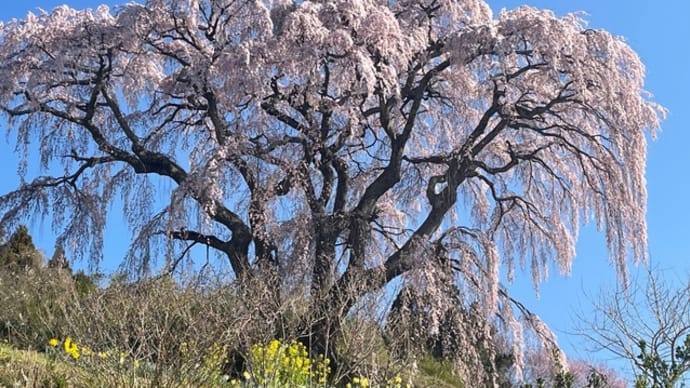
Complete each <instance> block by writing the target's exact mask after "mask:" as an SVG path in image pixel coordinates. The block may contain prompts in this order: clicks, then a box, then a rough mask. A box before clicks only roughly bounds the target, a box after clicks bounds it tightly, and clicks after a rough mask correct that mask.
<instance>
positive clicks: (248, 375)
mask: <svg viewBox="0 0 690 388" xmlns="http://www.w3.org/2000/svg"><path fill="white" fill-rule="evenodd" d="M242 376H244V379H245V380H249V379H250V378H252V376H251V375H250V374H249V372H247V371H244V373H242Z"/></svg>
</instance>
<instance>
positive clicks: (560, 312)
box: [0, 0, 690, 366]
mask: <svg viewBox="0 0 690 388" xmlns="http://www.w3.org/2000/svg"><path fill="white" fill-rule="evenodd" d="M65 2H66V3H67V4H68V5H70V6H72V7H74V8H85V7H96V6H97V5H99V4H101V3H103V1H98V0H24V1H21V2H9V1H8V2H5V3H4V4H3V5H2V7H0V20H8V19H11V18H13V17H23V16H24V15H26V12H27V11H29V10H32V11H35V10H36V9H37V7H40V8H43V9H46V10H51V9H53V8H54V7H55V6H57V5H60V4H63V3H65ZM125 2H126V0H123V1H106V3H108V4H111V5H113V4H122V3H125ZM489 4H490V5H491V7H492V8H493V9H494V11H495V12H498V11H499V10H500V9H501V8H504V7H505V8H514V7H517V6H519V5H523V4H528V5H532V6H535V7H538V8H551V9H553V10H554V11H555V12H556V13H557V14H563V13H566V12H570V11H585V12H586V13H587V14H588V16H586V19H587V20H589V22H590V24H589V25H590V27H592V28H603V29H606V30H608V31H610V32H612V33H614V34H616V35H622V36H624V37H625V38H626V40H627V41H628V43H629V44H630V45H631V46H632V47H633V48H634V49H635V50H636V51H637V52H638V54H639V55H640V56H641V58H642V60H643V62H644V63H645V64H646V66H647V79H646V85H645V87H646V89H647V90H648V91H650V92H651V93H653V94H654V96H655V97H654V100H655V101H656V102H658V103H660V104H662V105H664V106H665V107H666V108H668V109H669V115H668V118H667V119H666V120H665V121H664V123H663V126H662V132H661V133H660V134H659V137H658V139H657V140H656V141H653V142H650V145H649V156H648V166H647V181H648V192H649V203H648V216H647V219H648V225H649V248H650V254H651V261H652V264H653V265H655V266H657V267H660V268H665V269H669V270H670V271H667V272H666V273H668V274H671V276H675V277H676V278H674V279H672V280H674V281H677V280H679V279H681V278H682V279H687V276H689V274H690V262H689V261H688V258H690V150H688V148H689V147H690V131H688V128H686V127H687V125H688V123H690V103H689V102H688V101H689V100H690V99H689V98H688V97H687V95H688V91H689V90H690V16H689V15H690V2H687V1H685V0H658V1H646V0H632V1H630V0H577V1H576V0H571V1H566V0H491V1H489ZM4 125H5V123H2V122H0V132H2V133H3V135H2V136H0V166H2V179H0V193H5V192H7V191H8V190H11V189H12V188H14V187H15V186H16V184H17V178H16V166H17V165H16V158H15V157H14V156H13V155H12V153H11V147H10V146H9V145H8V144H7V143H6V142H5V136H4V132H5V130H4V128H2V126H4ZM114 210H115V209H114ZM114 213H115V211H114ZM117 223H118V222H117V219H115V220H114V225H113V229H112V230H110V231H109V233H108V234H107V235H106V257H111V258H113V259H116V260H117V258H119V257H121V256H122V254H123V253H124V245H126V244H123V242H124V240H126V239H127V238H128V236H129V233H128V232H127V231H126V230H124V229H123V227H122V226H121V225H117ZM49 224H50V222H40V221H38V220H36V221H35V222H34V223H31V224H29V226H30V229H31V233H32V234H33V235H34V239H35V240H36V242H37V244H38V245H39V247H40V248H41V249H42V250H43V251H44V252H45V253H46V254H47V255H50V254H51V253H52V249H53V237H52V232H51V230H50V227H49ZM631 271H632V272H635V269H634V267H632V266H631ZM552 272H553V275H552V276H551V277H550V278H549V279H548V280H547V281H546V282H545V283H543V284H542V286H541V289H540V290H539V297H538V298H537V297H536V296H535V292H534V289H533V288H532V286H531V283H530V280H529V278H530V277H529V274H524V276H518V278H517V279H516V281H515V282H514V283H513V284H512V285H510V290H511V292H512V293H513V294H514V296H517V297H518V299H521V300H523V301H524V302H525V304H526V305H527V306H528V307H529V308H531V309H532V310H533V311H534V312H536V313H538V314H539V315H540V316H541V317H542V318H543V319H544V320H545V321H546V323H547V324H549V325H550V326H551V328H552V329H553V330H555V332H556V334H557V335H558V337H559V340H560V344H561V345H562V346H563V347H564V349H565V350H566V352H567V353H568V354H569V355H570V356H575V357H578V358H583V359H586V360H592V359H594V360H602V359H604V360H605V359H606V358H605V357H606V356H605V355H601V354H600V355H593V354H591V353H589V352H588V351H586V349H585V348H584V347H583V344H582V341H581V339H580V338H579V337H577V336H574V335H571V334H569V333H570V332H572V331H573V330H574V321H575V319H574V315H575V312H576V311H577V310H579V311H583V312H584V313H585V314H586V313H587V312H588V311H589V310H590V304H589V299H590V298H591V297H592V296H594V295H596V294H597V293H598V292H599V291H598V290H599V289H601V288H603V287H612V286H613V285H615V283H616V275H615V271H614V267H613V265H612V264H611V263H610V262H609V259H608V254H607V252H606V249H605V242H604V239H603V237H602V236H601V235H600V234H599V233H598V232H597V231H596V229H595V228H593V227H592V226H589V227H586V228H584V229H583V230H582V233H581V237H580V240H579V242H578V250H577V258H576V260H575V262H574V264H573V271H572V274H571V275H570V276H569V277H562V276H560V275H558V274H557V273H556V271H555V270H554V271H552ZM587 295H590V297H589V298H588V297H587ZM612 365H617V366H618V365H621V364H620V363H619V362H613V363H612Z"/></svg>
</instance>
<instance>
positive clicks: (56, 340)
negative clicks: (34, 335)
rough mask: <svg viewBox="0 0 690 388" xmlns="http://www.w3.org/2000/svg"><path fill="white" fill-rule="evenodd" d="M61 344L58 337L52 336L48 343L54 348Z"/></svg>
mask: <svg viewBox="0 0 690 388" xmlns="http://www.w3.org/2000/svg"><path fill="white" fill-rule="evenodd" d="M59 344H60V341H58V339H57V338H51V339H49V340H48V345H50V346H52V347H54V348H55V347H57V346H58V345H59Z"/></svg>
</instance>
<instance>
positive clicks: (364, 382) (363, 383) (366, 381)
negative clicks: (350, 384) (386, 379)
mask: <svg viewBox="0 0 690 388" xmlns="http://www.w3.org/2000/svg"><path fill="white" fill-rule="evenodd" d="M359 385H360V386H361V387H362V388H367V387H368V386H369V379H368V378H366V377H365V378H363V379H362V380H361V381H360V382H359Z"/></svg>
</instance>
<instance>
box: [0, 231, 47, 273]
mask: <svg viewBox="0 0 690 388" xmlns="http://www.w3.org/2000/svg"><path fill="white" fill-rule="evenodd" d="M42 263H43V255H42V254H41V252H39V251H38V249H36V246H34V242H33V239H32V238H31V235H29V230H28V229H27V228H26V226H24V225H19V227H18V228H17V230H16V231H15V232H14V233H12V235H11V236H10V238H9V240H8V241H7V242H6V243H4V244H2V245H0V271H8V270H11V271H23V270H27V269H33V268H39V267H40V266H41V265H42Z"/></svg>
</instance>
